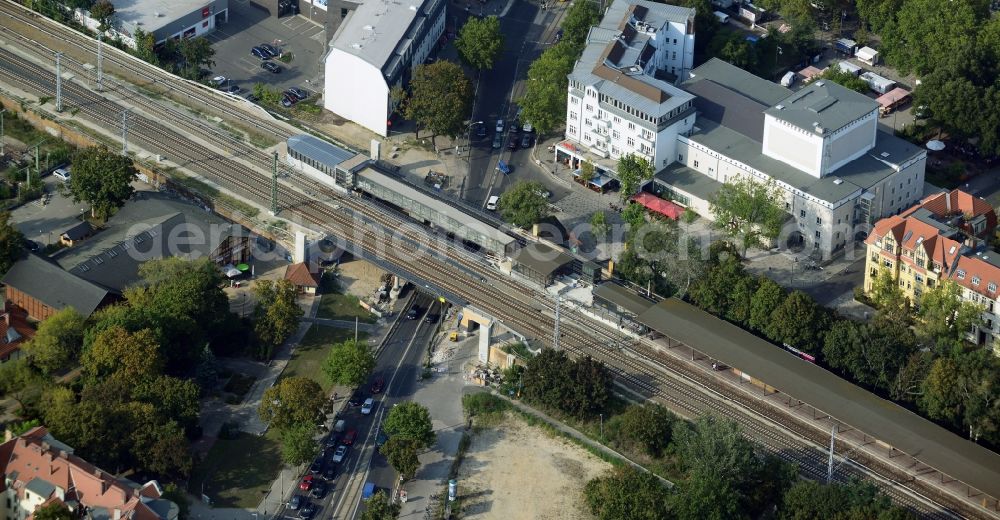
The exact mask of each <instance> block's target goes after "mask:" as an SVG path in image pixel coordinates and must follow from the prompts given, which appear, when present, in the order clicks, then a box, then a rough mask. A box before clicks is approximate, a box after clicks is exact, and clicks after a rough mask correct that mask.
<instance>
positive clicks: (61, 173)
mask: <svg viewBox="0 0 1000 520" xmlns="http://www.w3.org/2000/svg"><path fill="white" fill-rule="evenodd" d="M69 172H70V167H69V166H66V167H65V168H56V169H55V170H52V175H53V176H54V177H55V178H57V179H59V180H61V181H63V182H69V178H70V174H69Z"/></svg>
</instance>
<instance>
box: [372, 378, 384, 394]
mask: <svg viewBox="0 0 1000 520" xmlns="http://www.w3.org/2000/svg"><path fill="white" fill-rule="evenodd" d="M384 387H385V378H384V377H376V378H375V382H374V383H372V393H373V394H378V393H381V392H382V388H384Z"/></svg>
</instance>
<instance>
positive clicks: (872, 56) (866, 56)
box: [854, 47, 878, 66]
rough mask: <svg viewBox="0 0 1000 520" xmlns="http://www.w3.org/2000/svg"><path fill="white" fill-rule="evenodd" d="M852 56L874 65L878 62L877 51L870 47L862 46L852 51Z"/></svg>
mask: <svg viewBox="0 0 1000 520" xmlns="http://www.w3.org/2000/svg"><path fill="white" fill-rule="evenodd" d="M854 57H855V58H857V59H858V61H861V62H863V63H867V64H869V65H871V66H875V64H876V63H878V51H877V50H875V49H873V48H871V47H862V48H860V49H858V50H857V51H854Z"/></svg>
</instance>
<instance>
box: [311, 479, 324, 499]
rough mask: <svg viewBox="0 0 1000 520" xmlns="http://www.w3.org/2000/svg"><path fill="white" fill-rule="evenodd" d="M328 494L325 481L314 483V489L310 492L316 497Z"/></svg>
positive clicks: (319, 497)
mask: <svg viewBox="0 0 1000 520" xmlns="http://www.w3.org/2000/svg"><path fill="white" fill-rule="evenodd" d="M325 495H326V484H324V483H323V482H316V483H315V484H313V488H312V491H310V492H309V496H311V497H313V498H315V499H321V498H323V497H324V496H325Z"/></svg>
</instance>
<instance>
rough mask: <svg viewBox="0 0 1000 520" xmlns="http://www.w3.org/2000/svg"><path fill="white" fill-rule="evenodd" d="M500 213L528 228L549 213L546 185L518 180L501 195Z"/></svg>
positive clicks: (505, 218)
mask: <svg viewBox="0 0 1000 520" xmlns="http://www.w3.org/2000/svg"><path fill="white" fill-rule="evenodd" d="M498 206H499V208H500V215H501V216H503V218H504V220H506V221H507V222H510V223H511V224H514V225H515V226H517V227H521V228H528V227H531V226H532V225H534V224H537V223H539V222H541V220H542V219H543V218H545V217H547V216H548V215H549V201H548V200H547V199H546V198H545V187H544V186H542V185H541V184H540V183H538V182H534V181H531V182H524V181H518V182H517V183H515V184H514V185H513V186H512V187H511V188H510V189H509V190H507V191H505V192H503V194H501V195H500V202H499V204H498Z"/></svg>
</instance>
